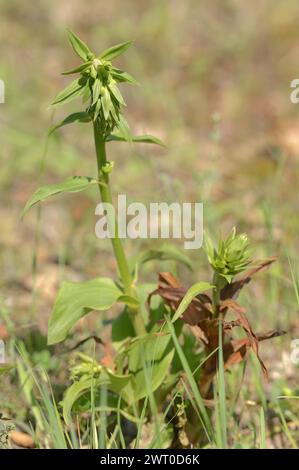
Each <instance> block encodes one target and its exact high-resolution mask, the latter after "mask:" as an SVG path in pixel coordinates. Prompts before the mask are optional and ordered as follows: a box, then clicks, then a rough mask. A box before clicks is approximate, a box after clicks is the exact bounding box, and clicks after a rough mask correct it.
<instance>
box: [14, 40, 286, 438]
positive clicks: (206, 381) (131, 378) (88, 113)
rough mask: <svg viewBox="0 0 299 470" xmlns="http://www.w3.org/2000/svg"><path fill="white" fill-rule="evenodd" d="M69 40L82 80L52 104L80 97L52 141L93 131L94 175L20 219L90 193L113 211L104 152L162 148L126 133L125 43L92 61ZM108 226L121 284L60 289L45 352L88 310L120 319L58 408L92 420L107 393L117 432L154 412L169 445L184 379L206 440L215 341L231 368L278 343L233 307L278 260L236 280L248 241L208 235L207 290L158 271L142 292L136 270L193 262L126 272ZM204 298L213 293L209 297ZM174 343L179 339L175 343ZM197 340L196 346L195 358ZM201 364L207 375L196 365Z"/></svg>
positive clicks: (158, 253) (167, 251) (177, 256)
mask: <svg viewBox="0 0 299 470" xmlns="http://www.w3.org/2000/svg"><path fill="white" fill-rule="evenodd" d="M68 37H69V41H70V44H71V46H72V48H73V50H74V52H75V53H76V54H77V56H79V58H80V59H81V60H82V64H80V65H79V66H77V67H76V68H74V69H72V70H70V71H68V72H65V73H64V75H72V74H76V75H78V77H77V78H76V79H75V80H74V81H72V82H71V83H70V84H69V85H68V86H67V87H66V88H65V89H64V90H63V91H61V92H60V93H59V94H58V95H57V96H56V98H55V99H54V101H53V103H52V106H54V107H57V106H61V105H65V104H67V103H69V102H71V101H72V100H74V99H77V98H81V100H82V103H83V104H82V107H83V110H80V111H78V112H76V113H73V114H71V115H70V116H68V117H66V118H65V119H64V120H63V121H62V122H60V123H59V124H57V125H55V126H54V127H52V128H51V130H50V134H52V133H53V132H54V131H57V129H59V128H61V127H63V126H65V125H69V124H71V123H80V124H84V125H86V124H90V125H91V127H92V132H93V136H94V142H95V157H96V164H97V175H96V176H92V177H91V176H89V177H86V176H73V177H70V178H68V179H67V180H66V181H63V182H61V183H56V184H53V185H47V186H43V187H41V188H39V189H38V190H37V191H36V192H35V193H34V194H33V196H32V197H31V198H30V199H29V201H28V202H27V204H26V206H25V208H24V210H23V213H26V211H27V210H29V209H30V208H31V207H32V206H34V205H35V204H36V203H39V202H41V201H44V200H45V199H47V198H49V197H51V196H54V195H56V194H59V193H62V192H68V193H76V192H79V191H83V190H87V189H89V188H91V187H93V186H97V187H98V189H99V192H100V195H101V199H102V202H104V203H109V204H112V191H111V181H110V179H111V173H112V170H113V168H114V166H113V162H110V161H109V160H108V158H107V144H108V143H110V142H113V141H124V142H137V143H138V142H142V143H147V144H158V145H162V146H163V145H164V144H163V143H162V142H161V140H159V139H158V138H156V137H154V136H151V135H141V136H134V135H132V134H131V131H130V128H129V125H128V123H127V121H126V120H125V118H124V116H123V108H124V106H125V101H124V99H123V97H122V94H121V91H120V89H119V85H120V84H126V83H127V84H135V83H136V81H135V80H134V78H133V77H132V76H131V75H130V74H128V73H127V72H125V71H123V70H121V69H119V68H117V67H115V66H114V59H116V58H117V57H118V56H120V55H121V54H122V53H124V52H125V51H126V50H127V49H128V48H129V47H130V46H131V42H125V43H122V44H118V45H116V46H114V47H111V48H109V49H107V50H106V51H104V52H103V53H102V54H101V55H100V56H96V55H95V54H94V53H93V52H92V51H91V50H90V49H89V47H88V46H87V45H86V44H85V43H84V42H83V41H82V40H81V39H79V38H78V36H76V35H75V34H74V33H73V32H71V31H69V32H68ZM112 61H113V63H112ZM113 222H114V227H115V234H114V237H113V238H112V239H111V241H112V248H113V251H114V255H115V259H116V262H117V266H118V272H119V279H117V280H114V279H110V278H106V277H104V278H96V279H89V280H85V281H82V282H71V281H64V282H63V283H62V285H61V287H60V289H59V292H58V295H57V298H56V301H55V304H54V307H53V312H52V314H51V317H50V320H49V325H48V344H49V345H55V344H57V343H60V342H62V341H64V340H65V339H66V338H68V337H69V336H70V334H71V331H72V328H73V327H74V325H75V324H76V323H77V321H78V320H80V319H81V318H82V317H84V316H85V315H86V314H88V313H89V312H91V311H93V310H95V311H107V310H109V309H110V308H111V307H113V306H114V305H116V304H119V305H121V306H122V310H121V312H120V313H119V315H118V316H117V317H116V318H114V319H113V321H112V336H111V341H109V342H104V341H103V340H102V339H101V338H100V337H99V336H98V335H94V336H93V338H94V339H95V342H96V344H97V345H99V347H100V348H101V349H102V354H101V357H100V358H99V357H98V354H96V355H95V357H90V356H88V355H86V354H83V353H82V352H77V353H76V354H75V357H74V358H73V359H72V361H73V362H72V363H71V379H72V385H71V386H70V387H69V388H68V389H67V390H66V392H65V395H64V399H63V401H62V412H63V417H64V420H65V422H66V423H67V424H71V423H72V420H73V414H74V413H75V414H79V413H81V412H86V410H88V411H89V412H91V409H94V407H96V409H100V403H101V399H102V395H101V390H102V389H103V387H104V388H105V390H106V391H108V397H107V407H108V409H109V410H111V416H110V425H114V426H118V427H119V422H118V418H119V417H118V414H117V413H115V410H119V408H121V412H122V413H123V414H124V416H125V417H126V419H127V420H128V421H131V422H132V423H134V425H136V420H137V422H138V423H139V424H138V425H140V423H143V421H144V420H145V421H146V419H149V420H150V419H152V415H153V410H156V411H155V412H156V426H157V436H158V437H157V438H158V439H159V442H157V443H156V444H155V445H161V442H162V441H161V439H162V438H163V436H162V434H163V433H164V434H165V435H166V436H168V437H167V438H168V439H170V441H169V442H168V445H170V444H171V442H174V440H175V439H176V436H175V428H174V427H173V426H172V425H169V424H166V423H167V422H168V417H167V413H168V412H169V413H170V412H171V409H175V410H179V409H180V410H182V409H183V415H184V416H185V408H184V407H183V408H182V406H181V405H180V403H178V401H177V400H178V399H177V397H178V394H177V393H175V387H176V386H179V384H180V383H181V379H182V377H183V375H187V377H188V380H189V385H188V387H187V388H186V387H185V391H186V390H187V392H186V393H187V396H186V394H185V392H184V391H183V392H182V393H183V395H184V399H186V400H187V401H188V402H189V403H191V404H192V407H195V409H196V413H193V415H194V416H196V417H197V420H198V417H199V418H200V422H201V423H204V426H205V429H207V433H208V437H209V439H211V436H212V434H213V433H212V426H211V423H210V422H209V417H208V414H207V413H206V410H205V408H204V406H203V405H202V401H201V398H200V394H201V396H202V397H204V398H207V399H208V398H210V393H211V385H212V383H213V379H214V377H215V374H216V372H217V367H218V362H217V357H216V356H215V351H216V350H217V349H218V348H219V343H220V340H221V346H222V345H223V358H224V366H225V368H228V367H230V366H231V365H233V364H236V363H238V362H240V361H242V360H243V359H245V358H246V355H247V353H248V351H249V349H250V348H251V349H252V350H253V351H254V352H255V353H256V355H257V356H258V358H259V355H258V342H259V341H261V340H263V339H268V338H271V337H273V336H277V335H278V333H277V332H274V333H273V332H272V333H266V334H263V335H259V336H258V335H256V334H255V333H253V331H252V329H251V326H250V325H249V322H248V320H247V318H246V316H245V312H244V309H243V308H242V307H241V306H240V305H239V304H237V302H236V301H235V297H236V295H237V294H238V293H239V291H240V290H241V289H242V288H243V287H244V286H245V285H246V284H248V282H249V281H250V280H251V278H252V276H253V275H254V274H255V273H257V272H258V271H260V270H262V269H264V268H265V267H267V266H269V265H270V264H271V263H272V262H273V261H274V260H273V259H270V260H266V261H264V262H261V263H258V264H257V265H256V266H254V267H251V270H250V271H249V272H248V273H247V274H243V275H242V276H241V277H238V276H239V275H241V274H242V273H243V271H244V270H245V269H246V268H247V267H249V266H250V265H251V264H252V263H251V252H250V246H249V241H248V239H247V236H246V235H245V234H241V235H238V234H237V233H236V230H235V229H233V231H232V232H231V233H230V235H229V236H228V237H227V238H226V239H225V240H220V241H219V244H218V247H217V248H215V247H214V245H213V243H212V242H211V241H210V239H209V238H208V237H206V254H207V257H208V261H209V264H210V266H211V267H212V269H213V273H214V274H213V278H212V281H211V284H210V283H209V282H197V283H196V284H194V285H193V286H191V287H190V288H189V289H186V288H185V287H184V286H183V284H181V283H180V281H178V280H177V279H176V278H175V277H174V276H173V275H172V274H171V273H166V272H161V273H160V276H159V283H158V287H157V285H156V284H150V283H146V284H144V283H140V282H138V272H139V269H140V267H141V266H142V265H143V264H144V263H147V262H150V261H151V260H153V259H157V260H160V261H164V260H174V261H176V262H178V263H183V264H184V265H185V266H186V267H187V268H189V269H192V264H191V263H190V260H189V259H188V258H187V257H186V256H185V255H184V254H183V253H181V252H180V251H179V250H177V249H175V248H174V247H171V246H170V245H166V246H162V247H161V249H157V250H154V249H151V250H148V251H147V252H145V253H140V254H139V255H138V256H137V261H136V262H135V264H134V267H133V268H132V263H129V261H128V259H127V256H126V253H125V251H124V248H123V245H122V241H121V239H120V237H119V234H118V224H117V220H114V221H113ZM208 291H212V295H211V296H210V295H208V294H207V292H208ZM228 310H231V311H233V312H234V313H235V315H236V316H237V318H236V320H234V321H232V322H227V321H226V318H225V314H226V312H227V311H228ZM184 324H187V325H188V326H189V327H190V328H191V332H192V334H193V336H192V335H191V336H192V339H191V340H190V334H188V333H186V331H185V330H186V329H185V328H183V326H184ZM236 326H239V327H241V328H243V331H244V332H245V334H246V337H245V338H244V339H242V340H234V339H232V338H231V337H230V336H229V333H230V332H231V331H232V330H233V328H235V327H236ZM219 332H220V334H219ZM224 335H225V336H224ZM178 337H181V338H183V341H178ZM87 339H89V338H87ZM198 342H200V343H201V345H202V349H201V350H200V351H198V345H197V343H198ZM81 343H82V342H81ZM81 343H80V344H81ZM186 358H187V359H186ZM259 359H260V358H259ZM203 360H204V365H203V367H199V366H198V365H199V364H200V363H201V362H202V361H203ZM260 362H261V364H262V367H263V368H264V369H265V367H264V365H263V363H262V361H261V360H260ZM190 390H191V392H190ZM190 394H191V395H190ZM181 395H182V394H181V390H180V396H181ZM91 400H92V402H91ZM165 403H168V405H169V406H168V407H167V410H168V411H167V413H165V412H164V410H165ZM120 404H121V405H120ZM172 405H174V406H173V407H172ZM141 411H142V412H141ZM176 412H177V411H175V413H176ZM140 413H141V414H142V418H140V419H139V418H138V419H137V418H136V414H137V415H138V416H140ZM181 413H182V411H181ZM186 413H187V411H186ZM157 416H158V418H157ZM186 416H187V414H186ZM113 420H114V421H113ZM170 421H171V420H170ZM185 421H186V420H185V418H184V419H183V420H182V419H181V420H180V425H179V426H182V424H181V423H182V422H183V423H185ZM163 423H164V424H163ZM162 424H163V426H162ZM160 428H161V429H162V430H163V433H162V431H161V432H160ZM179 429H180V431H179V432H178V433H177V434H178V435H180V436H181V439H182V436H183V441H184V442H186V441H188V439H187V438H186V434H185V430H184V429H182V428H181V427H180V428H179ZM158 431H159V432H158ZM164 434H163V435H164ZM169 436H170V437H169ZM162 440H163V439H162ZM183 445H184V446H185V445H188V444H183Z"/></svg>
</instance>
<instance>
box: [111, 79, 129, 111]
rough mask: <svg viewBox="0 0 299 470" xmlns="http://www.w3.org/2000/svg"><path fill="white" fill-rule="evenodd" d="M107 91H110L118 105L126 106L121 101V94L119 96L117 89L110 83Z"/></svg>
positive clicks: (123, 101)
mask: <svg viewBox="0 0 299 470" xmlns="http://www.w3.org/2000/svg"><path fill="white" fill-rule="evenodd" d="M109 90H110V91H111V93H112V94H113V96H114V98H115V99H116V100H117V101H118V102H119V103H120V104H122V105H123V106H126V103H125V100H124V99H123V97H122V94H121V92H120V91H119V89H118V88H117V86H116V85H114V84H113V83H111V84H110V85H109Z"/></svg>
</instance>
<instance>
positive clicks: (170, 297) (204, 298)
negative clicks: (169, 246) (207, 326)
mask: <svg viewBox="0 0 299 470" xmlns="http://www.w3.org/2000/svg"><path fill="white" fill-rule="evenodd" d="M186 292H187V289H185V287H183V286H182V284H181V283H180V281H178V279H176V278H175V277H174V276H173V275H172V274H171V273H167V272H161V273H159V282H158V288H157V289H156V290H155V291H154V292H152V293H151V294H150V296H149V298H148V302H150V299H151V297H152V296H153V295H157V294H158V295H160V297H162V299H163V300H164V301H165V303H166V304H167V305H169V306H170V308H171V309H172V310H176V309H177V308H178V306H179V304H180V303H181V301H182V299H183V297H184V295H185V294H186ZM211 312H212V302H211V299H210V297H209V296H208V295H206V294H199V295H198V296H197V297H195V298H194V299H193V300H192V302H191V304H190V305H189V307H188V308H187V309H186V311H185V312H184V314H183V316H182V319H183V321H184V322H185V323H187V324H188V325H192V326H193V325H198V323H199V322H200V321H201V320H203V319H205V318H207V317H209V316H210V314H211Z"/></svg>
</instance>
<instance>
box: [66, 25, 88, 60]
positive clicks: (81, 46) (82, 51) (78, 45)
mask: <svg viewBox="0 0 299 470" xmlns="http://www.w3.org/2000/svg"><path fill="white" fill-rule="evenodd" d="M67 33H68V37H69V41H70V43H71V46H72V48H73V50H74V52H75V53H76V54H77V55H78V56H79V57H81V59H83V60H87V59H89V56H90V55H91V54H92V52H91V50H90V49H89V47H88V46H87V45H86V44H85V42H83V41H82V40H81V39H80V38H79V37H78V36H77V35H76V34H75V33H73V32H72V31H70V30H68V32H67Z"/></svg>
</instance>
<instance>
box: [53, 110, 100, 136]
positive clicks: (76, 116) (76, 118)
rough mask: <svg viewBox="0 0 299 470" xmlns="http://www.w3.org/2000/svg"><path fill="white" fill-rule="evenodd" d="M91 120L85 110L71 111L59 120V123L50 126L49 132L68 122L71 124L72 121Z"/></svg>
mask: <svg viewBox="0 0 299 470" xmlns="http://www.w3.org/2000/svg"><path fill="white" fill-rule="evenodd" d="M90 120H91V118H90V116H89V114H88V113H86V112H82V113H81V112H79V113H73V114H70V115H69V116H68V117H67V118H65V119H64V120H63V121H61V122H60V123H59V124H57V125H56V126H53V127H51V129H50V131H49V134H48V135H51V134H53V132H55V131H56V130H57V129H59V128H60V127H63V126H67V125H68V124H72V123H73V122H89V121H90Z"/></svg>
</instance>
